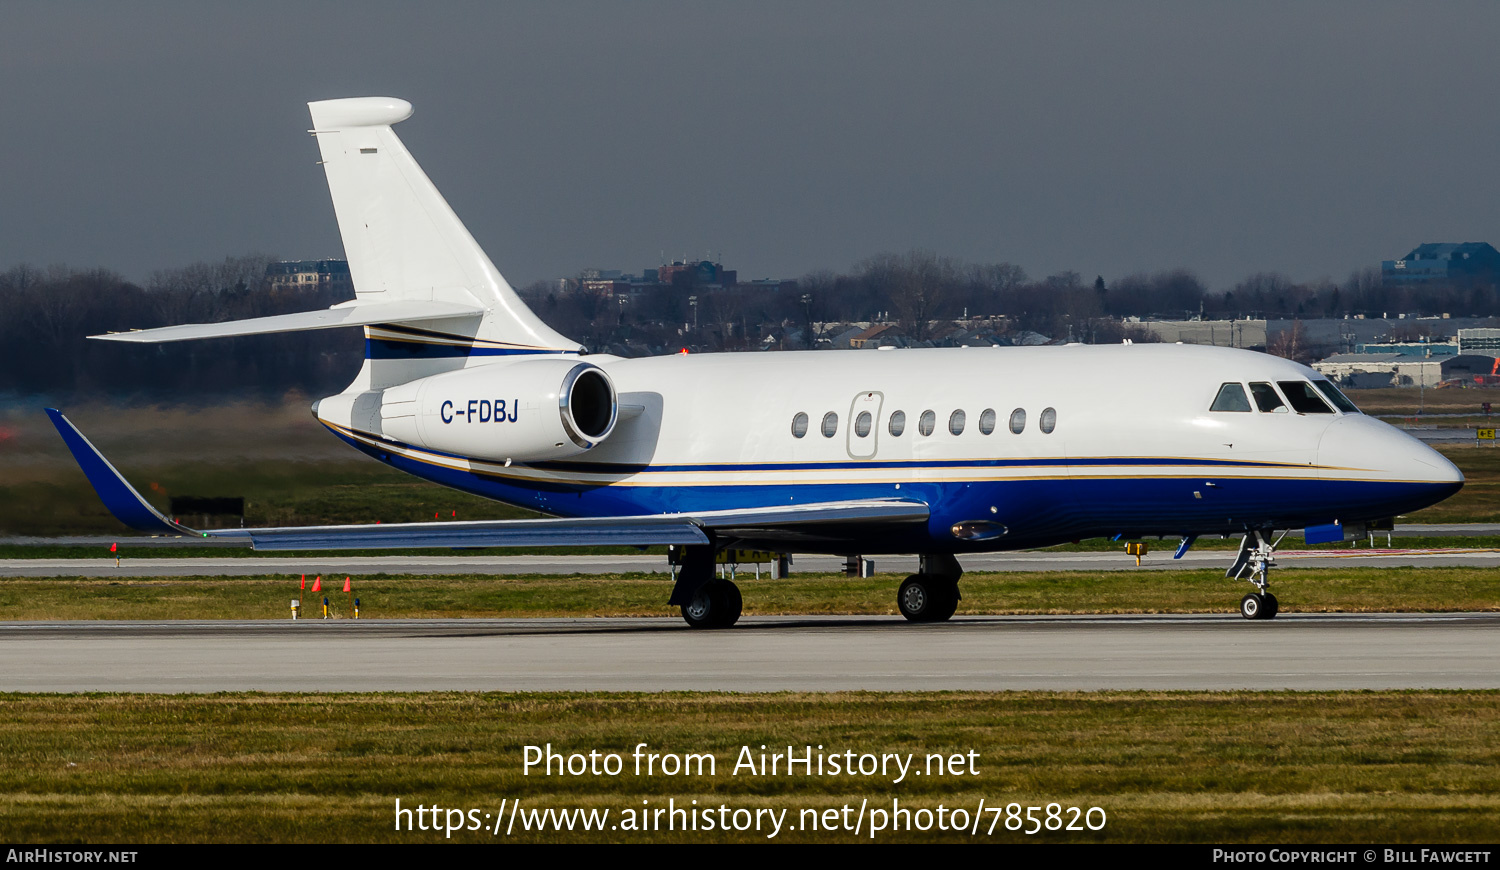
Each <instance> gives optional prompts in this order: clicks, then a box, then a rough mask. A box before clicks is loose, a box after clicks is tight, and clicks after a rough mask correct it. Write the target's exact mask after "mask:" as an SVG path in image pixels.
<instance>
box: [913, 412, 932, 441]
mask: <svg viewBox="0 0 1500 870" xmlns="http://www.w3.org/2000/svg"><path fill="white" fill-rule="evenodd" d="M936 427H937V415H936V414H934V413H932V412H931V411H923V412H922V416H921V417H918V418H917V431H918V432H921V433H922V434H923V435H931V434H932V430H933V429H935V428H936Z"/></svg>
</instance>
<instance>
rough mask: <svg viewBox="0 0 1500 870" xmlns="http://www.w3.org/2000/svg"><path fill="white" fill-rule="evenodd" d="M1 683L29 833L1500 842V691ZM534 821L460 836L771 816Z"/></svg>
mask: <svg viewBox="0 0 1500 870" xmlns="http://www.w3.org/2000/svg"><path fill="white" fill-rule="evenodd" d="M3 697H4V703H0V757H4V758H5V759H6V760H7V763H6V764H4V765H0V835H3V836H4V838H5V839H7V840H9V841H11V842H98V843H106V842H118V843H127V842H306V843H312V842H397V843H426V842H439V841H442V840H444V839H445V834H444V833H443V832H441V831H439V832H433V831H420V830H415V831H410V832H408V831H405V830H402V831H397V830H395V823H396V816H395V801H396V800H397V799H398V798H399V799H400V800H401V804H402V806H403V807H416V806H418V805H425V806H433V805H436V806H440V807H444V808H458V809H470V808H473V809H476V810H478V811H479V812H480V814H481V815H480V816H479V818H481V819H482V818H483V815H482V814H483V813H486V812H490V813H493V812H496V811H498V810H500V809H501V807H502V804H501V802H502V801H507V802H509V801H515V800H519V801H520V802H521V806H522V809H523V811H525V810H531V809H537V810H540V809H547V808H551V809H570V808H575V807H588V808H595V809H599V810H608V811H609V817H608V819H607V823H615V824H619V823H620V822H621V821H622V819H623V814H624V812H625V811H626V810H636V811H639V810H642V809H653V808H663V809H664V808H666V806H667V802H668V800H669V799H671V800H674V801H675V802H676V805H677V806H684V805H686V806H689V807H691V806H692V805H691V803H690V802H691V801H694V800H696V801H698V805H699V806H700V807H707V808H713V809H714V810H717V808H718V807H720V806H724V807H727V808H728V809H729V810H730V811H733V810H735V809H750V810H755V809H770V810H775V811H780V810H785V811H787V812H786V815H785V817H784V825H785V826H787V827H795V828H797V830H795V831H792V830H786V829H783V830H782V832H781V833H780V834H779V835H778V836H776V837H775V841H778V842H786V841H791V842H801V841H813V842H850V841H863V842H870V841H871V837H870V833H869V829H870V823H869V821H868V818H867V819H866V820H865V821H864V823H863V826H862V830H861V832H860V834H858V835H856V834H854V833H853V832H852V831H843V830H835V831H829V830H818V831H809V830H806V829H805V828H806V826H807V822H808V821H810V818H811V816H809V815H804V814H803V813H802V810H805V809H806V810H815V811H823V810H828V809H834V810H841V809H842V808H844V807H846V806H847V807H849V808H850V812H851V814H850V815H849V816H848V818H849V822H850V825H851V826H852V824H853V819H854V815H853V813H855V812H857V811H858V810H859V808H860V807H861V802H862V801H868V802H869V803H868V806H870V807H873V808H881V809H890V808H891V807H892V800H893V799H894V800H899V801H900V803H901V806H903V807H906V808H907V809H911V810H917V809H924V808H925V809H928V810H935V809H936V808H937V807H938V805H940V804H941V805H943V806H944V807H945V808H947V810H948V811H949V812H951V811H952V810H953V809H955V808H963V809H965V811H966V813H968V815H969V819H968V821H969V823H970V825H972V823H973V821H974V819H975V816H976V815H977V812H976V811H977V810H978V808H979V802H980V801H981V799H982V800H983V801H984V802H985V805H986V806H989V807H995V806H1004V805H1006V804H1009V803H1011V802H1016V803H1019V804H1021V805H1023V806H1027V805H1036V806H1045V805H1046V804H1048V803H1052V802H1056V803H1058V804H1060V805H1062V806H1063V807H1071V806H1077V807H1079V808H1080V809H1084V810H1086V809H1087V808H1090V807H1099V808H1101V809H1102V810H1103V811H1104V813H1105V815H1106V817H1107V821H1106V822H1105V823H1104V826H1103V829H1102V830H1099V831H1087V830H1084V831H1078V832H1067V831H1056V832H1046V831H1044V832H1041V833H1038V834H1033V835H1031V836H1027V835H1025V834H1022V833H1016V832H1011V831H1007V830H1005V822H1004V818H1003V815H1001V816H1000V823H999V824H998V825H996V826H995V830H994V833H993V834H990V833H989V825H990V824H991V823H992V822H993V821H994V820H995V818H996V816H993V815H991V814H989V813H985V814H984V815H982V816H980V817H979V818H980V820H981V821H982V824H981V826H980V831H981V833H980V836H978V837H973V836H971V835H970V834H969V833H967V832H965V833H958V832H941V831H938V830H936V829H933V830H929V831H927V832H925V833H924V832H921V831H898V832H892V831H889V830H886V831H882V832H880V833H877V834H876V836H875V838H874V841H875V842H897V841H964V840H978V841H991V842H993V841H1004V842H1028V841H1032V842H1035V841H1043V842H1046V841H1086V842H1180V843H1194V842H1197V843H1237V844H1238V843H1244V844H1249V843H1370V842H1378V843H1392V842H1395V843H1402V842H1425V843H1445V844H1452V843H1460V842H1492V841H1493V839H1494V836H1495V831H1496V830H1497V828H1500V796H1497V795H1500V693H1495V692H1462V693H1458V692H1455V693H1448V692H1346V693H1251V692H1233V693H1214V694H1189V693H1144V692H1131V693H1118V692H1099V693H1030V692H1026V693H999V694H968V693H962V694H960V693H952V694H949V693H929V694H918V693H913V694H871V693H843V694H777V695H734V694H652V695H632V694H457V693H432V694H406V695H400V694H381V695H259V694H224V695H211V696H132V695H98V696H86V697H71V696H36V695H9V696H3ZM548 742H550V743H552V745H553V750H554V751H557V752H559V753H564V754H566V753H575V752H577V753H588V752H589V751H590V750H597V751H599V752H600V753H618V754H620V755H621V756H622V761H623V762H624V764H623V765H622V772H621V774H620V775H618V776H606V775H599V776H594V775H583V776H550V777H549V776H542V775H539V772H538V771H533V772H532V774H531V775H523V773H522V759H523V752H524V747H525V746H527V745H543V744H546V743H548ZM643 742H644V743H646V744H648V750H647V751H654V752H658V753H675V754H686V753H708V754H712V755H713V757H714V759H715V769H714V775H712V776H709V775H702V776H682V775H679V776H675V777H673V776H663V775H661V774H660V773H658V774H657V775H655V776H636V775H634V773H633V763H632V762H631V760H630V753H631V751H632V750H633V749H634V747H635V746H636V745H637V744H638V743H643ZM762 745H765V746H767V747H768V748H769V749H768V751H783V752H784V751H785V747H786V746H788V745H791V746H794V747H797V751H798V752H799V753H801V752H802V751H803V749H802V747H805V746H813V747H817V746H822V747H823V749H824V751H825V752H828V753H835V752H836V753H840V754H842V753H844V752H845V751H846V750H847V751H853V752H854V753H856V754H863V753H873V754H877V755H879V754H884V753H899V754H903V755H904V754H906V753H912V754H914V755H915V759H916V763H917V764H918V765H923V764H924V763H925V759H926V757H927V755H928V754H939V753H941V754H943V755H945V756H947V755H951V754H954V753H958V754H964V755H965V756H966V759H965V760H966V762H967V760H968V758H967V753H970V752H973V753H975V755H974V756H973V759H974V767H976V768H977V769H978V771H979V773H978V774H977V775H970V774H968V773H965V774H963V775H948V776H937V775H926V776H915V775H913V776H908V777H907V778H906V779H905V780H904V781H902V782H900V783H895V782H893V780H894V779H895V774H894V773H892V774H890V775H889V776H885V777H881V776H879V775H875V776H858V775H856V776H845V775H839V776H832V775H823V776H818V775H813V776H802V775H797V776H792V777H787V776H784V775H779V776H751V775H749V772H748V771H747V770H744V769H742V770H741V772H740V774H739V775H735V774H734V773H733V769H734V766H735V764H736V762H737V760H739V754H740V752H741V747H750V750H751V752H752V754H756V755H758V754H759V752H760V747H761V746H762ZM966 767H967V765H966ZM917 769H922V768H921V767H920V766H919V767H918V768H917ZM782 770H784V768H782ZM507 806H509V804H507ZM1043 812H1045V811H1043ZM1042 814H1043V813H1038V815H1042ZM835 815H836V816H838V817H839V818H841V819H842V818H844V816H843V814H842V813H841V812H840V813H836V814H835ZM1020 815H1024V812H1023V813H1020ZM716 817H717V814H716ZM444 818H445V819H446V815H445V816H444ZM819 818H820V819H821V818H823V817H822V816H821V815H819ZM1068 818H1070V817H1068V816H1065V817H1064V820H1065V821H1066V820H1067V819H1068ZM1093 819H1094V821H1095V822H1096V823H1097V822H1098V821H1099V816H1098V815H1097V814H1096V815H1095V816H1094V817H1093ZM916 820H917V821H920V820H921V817H920V816H917V817H916ZM484 824H485V827H486V828H488V827H489V826H490V824H491V822H489V821H488V820H485V821H484ZM525 824H526V822H525V820H524V818H523V820H522V821H521V822H519V823H518V824H517V825H516V826H515V828H513V829H512V830H511V833H510V835H509V836H506V834H505V830H504V829H503V828H502V830H501V833H500V835H498V836H496V835H493V834H492V833H491V832H490V831H488V830H486V831H483V832H471V831H458V832H455V833H454V835H453V839H454V840H456V841H463V842H487V841H488V842H536V841H542V842H557V841H569V842H577V841H617V842H646V841H680V842H706V841H707V842H723V841H743V842H766V841H767V840H768V837H767V834H768V833H769V830H762V831H755V830H753V829H752V830H747V831H743V832H733V831H731V832H729V833H727V834H726V833H723V832H720V831H713V832H705V831H698V832H688V833H683V832H681V831H678V832H668V831H650V832H640V831H608V830H606V831H604V832H603V833H584V832H582V831H580V830H575V831H573V832H571V833H569V832H563V833H557V832H553V831H548V832H535V831H531V832H528V831H526V830H524V828H525ZM662 824H665V822H662ZM765 824H766V825H767V827H768V828H769V826H770V824H771V822H770V820H769V819H766V820H765ZM929 824H931V820H930V819H929Z"/></svg>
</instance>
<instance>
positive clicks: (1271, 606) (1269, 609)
mask: <svg viewBox="0 0 1500 870" xmlns="http://www.w3.org/2000/svg"><path fill="white" fill-rule="evenodd" d="M1280 612H1281V602H1279V601H1277V600H1276V596H1275V595H1272V594H1271V593H1269V592H1267V593H1266V609H1265V613H1264V614H1263V615H1262V616H1261V619H1275V618H1276V614H1278V613H1280Z"/></svg>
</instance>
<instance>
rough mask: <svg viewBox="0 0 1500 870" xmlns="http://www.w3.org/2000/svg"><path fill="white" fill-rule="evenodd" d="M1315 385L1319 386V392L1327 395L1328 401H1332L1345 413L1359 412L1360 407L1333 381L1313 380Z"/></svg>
mask: <svg viewBox="0 0 1500 870" xmlns="http://www.w3.org/2000/svg"><path fill="white" fill-rule="evenodd" d="M1313 386H1315V387H1317V388H1318V392H1320V393H1322V394H1323V395H1325V396H1327V397H1328V401H1330V402H1332V403H1333V406H1334V407H1335V408H1338V409H1339V410H1340V411H1343V412H1344V413H1345V414H1358V413H1359V408H1356V407H1355V406H1354V403H1353V402H1352V401H1350V400H1349V397H1348V396H1346V395H1344V393H1343V391H1341V390H1340V389H1339V388H1338V387H1335V386H1334V385H1333V382H1332V381H1313Z"/></svg>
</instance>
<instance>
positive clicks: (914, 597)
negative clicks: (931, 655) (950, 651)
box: [896, 574, 959, 622]
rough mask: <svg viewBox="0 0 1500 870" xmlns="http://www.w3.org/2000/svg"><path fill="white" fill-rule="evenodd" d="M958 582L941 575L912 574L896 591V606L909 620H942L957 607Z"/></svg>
mask: <svg viewBox="0 0 1500 870" xmlns="http://www.w3.org/2000/svg"><path fill="white" fill-rule="evenodd" d="M958 599H959V594H958V584H957V583H954V582H952V581H950V580H945V579H943V578H942V577H934V576H931V575H928V574H913V575H911V576H910V577H908V578H906V582H904V583H902V584H901V588H900V590H898V591H897V592H896V606H897V607H898V608H900V610H901V615H902V616H904V617H906V618H907V620H908V621H910V622H942V621H944V620H946V619H948V618H949V617H951V616H952V615H953V612H954V611H955V610H957V609H958Z"/></svg>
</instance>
